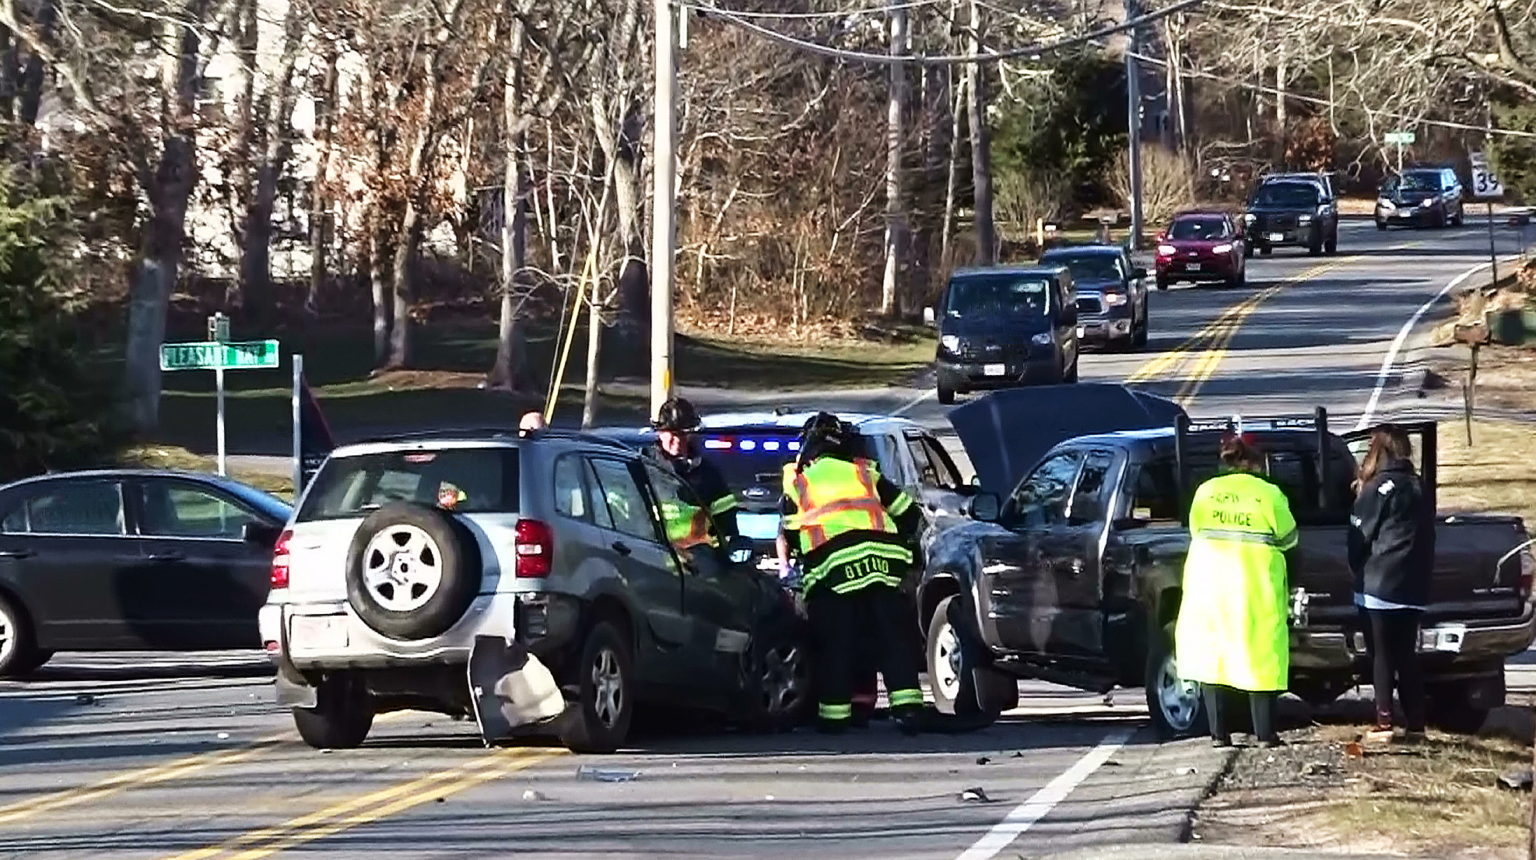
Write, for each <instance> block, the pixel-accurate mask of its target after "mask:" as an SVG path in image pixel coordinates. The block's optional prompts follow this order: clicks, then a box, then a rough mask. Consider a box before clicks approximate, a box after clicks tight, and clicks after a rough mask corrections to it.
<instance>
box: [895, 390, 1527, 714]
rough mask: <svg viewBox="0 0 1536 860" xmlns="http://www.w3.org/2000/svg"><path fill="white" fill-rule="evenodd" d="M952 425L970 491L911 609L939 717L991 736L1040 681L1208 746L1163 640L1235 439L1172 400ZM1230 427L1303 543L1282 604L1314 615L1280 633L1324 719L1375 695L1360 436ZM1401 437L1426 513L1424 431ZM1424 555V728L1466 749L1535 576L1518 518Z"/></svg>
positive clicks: (972, 418) (940, 535) (1071, 393)
mask: <svg viewBox="0 0 1536 860" xmlns="http://www.w3.org/2000/svg"><path fill="white" fill-rule="evenodd" d="M950 421H951V423H952V424H953V425H954V426H955V429H956V430H957V431H958V433H959V436H960V439H961V441H962V443H963V444H964V445H965V448H966V452H967V454H969V455H970V457H971V461H972V464H973V465H974V466H975V468H976V471H977V473H978V475H979V476H980V477H981V484H982V487H981V490H982V491H981V492H979V493H977V495H975V496H974V497H972V499H971V500H970V501H969V502H968V503H967V513H968V514H969V515H970V519H969V520H965V519H958V520H952V521H951V522H952V523H954V524H953V525H951V526H950V527H948V528H946V529H943V530H942V531H939V532H937V533H936V534H933V535H931V536H930V537H929V538H928V539H927V540H926V541H925V547H924V550H925V554H926V558H927V563H926V567H925V570H924V574H923V580H922V582H921V583H920V585H919V592H918V599H919V604H918V606H919V615H920V617H921V619H922V622H921V623H922V625H923V629H924V632H925V634H926V637H927V652H928V653H927V661H928V671H929V678H930V680H931V682H932V686H933V690H934V695H935V698H936V699H937V702H938V705H939V708H940V710H942V711H945V712H948V713H959V714H965V715H969V716H972V717H979V718H981V719H982V720H985V719H987V718H988V717H995V716H996V715H997V714H998V713H1000V712H1002V711H1004V710H1007V709H1009V708H1011V707H1014V706H1015V703H1016V702H1017V696H1018V684H1017V679H1018V678H1021V677H1034V678H1040V679H1043V680H1046V681H1051V682H1055V683H1061V684H1065V685H1068V686H1074V687H1078V688H1082V689H1087V690H1093V691H1098V692H1108V691H1110V690H1112V689H1114V688H1116V687H1138V686H1139V687H1144V688H1145V689H1146V695H1147V705H1148V708H1149V710H1150V711H1151V716H1152V721H1153V723H1154V725H1156V726H1157V727H1158V728H1159V729H1160V730H1161V731H1162V732H1163V733H1164V734H1165V735H1168V736H1181V735H1188V734H1196V733H1199V732H1201V731H1203V730H1204V722H1205V715H1204V713H1203V706H1202V704H1201V699H1200V696H1199V695H1198V690H1197V689H1196V688H1195V687H1194V686H1193V685H1190V684H1185V683H1183V682H1181V681H1180V680H1179V678H1178V674H1177V668H1176V662H1175V658H1174V655H1173V653H1172V641H1173V639H1172V631H1173V624H1174V621H1175V619H1177V617H1178V613H1179V602H1180V597H1181V591H1180V589H1181V582H1182V571H1183V563H1184V556H1185V553H1186V552H1187V550H1188V548H1189V532H1188V529H1187V526H1186V517H1187V514H1188V510H1189V499H1190V498H1191V497H1192V492H1193V488H1194V487H1195V486H1198V484H1199V482H1200V481H1201V480H1203V479H1205V478H1206V477H1209V476H1210V475H1212V474H1214V473H1215V471H1216V448H1217V446H1218V444H1219V438H1220V435H1221V433H1222V432H1223V431H1224V430H1225V429H1227V427H1228V426H1229V422H1226V421H1222V422H1211V423H1205V424H1201V423H1191V422H1190V420H1189V418H1188V416H1187V415H1185V414H1184V412H1183V410H1182V409H1180V408H1179V407H1178V406H1177V405H1175V404H1174V403H1172V402H1170V401H1167V400H1163V399H1161V398H1157V397H1153V396H1151V395H1147V394H1143V393H1140V392H1133V391H1130V390H1128V389H1125V388H1121V387H1119V386H1109V385H1078V386H1057V387H1052V388H1042V389H1033V390H1018V391H1008V392H999V393H997V394H993V395H989V396H988V397H986V398H983V399H981V400H979V401H976V402H973V403H970V404H967V405H965V406H962V407H960V408H959V409H956V410H954V411H952V412H951V413H950ZM1242 425H1243V430H1244V431H1245V432H1249V433H1252V434H1253V435H1254V436H1255V437H1256V438H1257V440H1258V442H1259V444H1260V446H1261V447H1262V449H1263V450H1264V452H1265V456H1266V460H1267V468H1268V473H1269V475H1270V477H1271V478H1272V479H1273V480H1275V481H1276V482H1277V483H1279V484H1280V486H1281V487H1282V488H1283V489H1284V490H1285V492H1286V495H1287V497H1288V498H1289V500H1290V503H1291V507H1292V512H1293V513H1294V514H1295V516H1296V519H1297V522H1298V525H1299V526H1300V529H1301V542H1300V546H1299V547H1298V548H1297V550H1295V552H1294V554H1293V555H1291V556H1290V560H1291V582H1290V586H1291V588H1292V589H1293V590H1295V589H1298V588H1299V589H1304V591H1305V595H1306V596H1307V597H1306V598H1305V601H1297V603H1298V607H1297V609H1298V611H1297V612H1296V613H1295V616H1296V617H1295V619H1293V623H1292V630H1291V683H1290V690H1291V692H1293V693H1295V694H1297V695H1298V696H1300V697H1301V698H1303V699H1305V700H1307V701H1309V702H1312V703H1315V704H1320V703H1325V702H1328V701H1332V700H1333V699H1335V698H1337V697H1338V696H1339V695H1340V694H1342V693H1343V692H1344V691H1346V690H1348V689H1350V688H1351V687H1353V686H1355V685H1356V684H1357V683H1359V681H1360V679H1362V678H1365V679H1367V680H1368V672H1369V667H1368V665H1367V660H1366V654H1365V641H1364V634H1363V631H1362V629H1361V627H1360V623H1359V614H1358V611H1357V610H1356V608H1355V606H1354V587H1353V577H1352V575H1351V573H1350V570H1349V565H1348V554H1347V549H1346V535H1347V531H1348V528H1349V512H1350V508H1351V506H1352V501H1353V494H1352V492H1351V483H1352V481H1353V479H1354V475H1355V472H1356V469H1357V458H1358V457H1360V456H1363V453H1364V445H1365V441H1366V439H1365V436H1366V434H1365V433H1361V434H1350V433H1345V434H1334V433H1330V432H1329V431H1328V427H1327V416H1326V413H1324V412H1323V411H1322V410H1318V412H1317V414H1316V415H1315V416H1312V417H1309V418H1305V419H1290V420H1274V421H1259V422H1254V421H1248V420H1243V421H1242ZM1410 430H1411V432H1412V433H1413V434H1414V435H1415V436H1416V437H1417V439H1416V445H1415V447H1416V454H1417V456H1418V458H1419V460H1420V463H1419V464H1418V465H1419V468H1420V471H1421V473H1422V475H1423V478H1424V484H1425V488H1426V492H1427V494H1428V497H1429V499H1430V500H1431V501H1432V500H1433V499H1434V488H1435V464H1436V448H1435V433H1434V430H1435V428H1434V425H1432V424H1429V425H1416V426H1412V427H1411V428H1410ZM1428 507H1429V510H1430V511H1434V510H1435V508H1434V507H1433V504H1431V505H1429V506H1428ZM1435 541H1436V543H1435V567H1434V583H1433V586H1432V593H1431V605H1430V606H1429V607H1428V609H1427V611H1426V613H1425V618H1424V633H1423V638H1422V641H1421V646H1420V647H1421V652H1422V653H1423V656H1424V661H1425V667H1426V675H1427V678H1426V681H1427V683H1428V685H1429V687H1428V690H1429V698H1430V706H1431V717H1432V718H1433V719H1434V721H1435V722H1436V723H1437V724H1438V725H1440V726H1442V727H1445V728H1448V729H1454V730H1475V729H1476V728H1477V727H1478V726H1479V725H1481V723H1482V721H1483V719H1484V718H1485V717H1486V715H1487V713H1488V711H1489V709H1491V708H1493V707H1495V706H1497V705H1500V704H1502V703H1503V701H1504V661H1505V659H1506V658H1508V657H1509V656H1511V655H1513V654H1516V653H1519V652H1521V651H1524V650H1525V649H1526V648H1527V647H1529V646H1530V644H1531V641H1532V639H1533V637H1536V616H1533V609H1532V600H1531V579H1532V575H1533V573H1536V559H1533V557H1532V555H1531V552H1530V546H1531V541H1530V540H1529V538H1528V537H1527V534H1526V531H1525V527H1524V525H1523V523H1522V522H1521V521H1520V520H1519V519H1518V518H1515V517H1500V516H1463V515H1456V516H1436V521H1435ZM1302 603H1305V605H1304V606H1302V605H1300V604H1302Z"/></svg>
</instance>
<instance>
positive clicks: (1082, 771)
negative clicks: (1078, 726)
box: [958, 729, 1134, 860]
mask: <svg viewBox="0 0 1536 860" xmlns="http://www.w3.org/2000/svg"><path fill="white" fill-rule="evenodd" d="M1132 734H1134V730H1132V729H1120V730H1118V731H1115V732H1111V733H1110V734H1109V735H1107V736H1106V737H1105V738H1104V740H1102V741H1099V745H1098V746H1096V747H1094V748H1093V749H1091V750H1089V751H1088V752H1087V753H1085V754H1084V755H1083V757H1082V758H1080V759H1078V760H1077V762H1076V763H1075V764H1073V765H1072V766H1071V767H1069V768H1067V769H1066V770H1065V771H1063V772H1062V773H1061V774H1059V775H1058V776H1057V777H1056V778H1055V779H1053V780H1051V781H1050V782H1048V783H1046V784H1045V786H1044V787H1042V788H1041V789H1040V790H1039V791H1037V792H1035V793H1034V794H1032V795H1030V796H1029V799H1028V800H1026V801H1024V802H1023V803H1021V804H1019V805H1018V806H1016V807H1014V808H1013V811H1011V812H1009V813H1008V815H1007V816H1005V817H1004V818H1003V820H1002V821H999V822H998V823H997V824H996V825H994V826H993V827H992V829H991V830H988V831H987V832H986V834H985V835H984V836H982V837H981V838H980V839H978V840H976V843H975V844H974V845H972V846H971V847H970V848H967V849H966V850H965V852H964V853H963V854H961V855H960V857H959V858H958V860H991V858H992V857H995V856H997V854H998V852H1000V851H1002V850H1003V849H1004V848H1007V847H1008V846H1009V845H1011V844H1013V840H1015V839H1017V838H1019V836H1020V835H1021V834H1023V833H1024V831H1026V830H1028V829H1029V828H1031V827H1033V826H1034V825H1035V823H1036V822H1038V821H1039V820H1040V819H1042V818H1044V817H1045V816H1046V815H1047V814H1048V813H1049V812H1050V811H1051V810H1052V809H1054V808H1055V807H1056V804H1058V803H1061V802H1062V801H1063V800H1066V799H1067V796H1068V795H1070V794H1071V793H1072V791H1073V790H1074V789H1076V788H1077V787H1078V786H1079V785H1082V784H1083V781H1084V780H1086V779H1087V778H1088V777H1089V776H1091V775H1093V772H1094V771H1096V770H1098V769H1099V768H1100V767H1101V766H1102V765H1103V764H1104V762H1106V761H1109V757H1110V756H1112V755H1114V754H1115V753H1116V752H1118V751H1119V750H1120V747H1122V746H1124V745H1125V743H1126V741H1129V740H1130V739H1131V735H1132Z"/></svg>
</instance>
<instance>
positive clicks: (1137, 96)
mask: <svg viewBox="0 0 1536 860" xmlns="http://www.w3.org/2000/svg"><path fill="white" fill-rule="evenodd" d="M1140 14H1141V12H1140V10H1139V9H1138V8H1137V3H1136V0H1125V20H1127V21H1134V20H1136V17H1137V16H1138V15H1140ZM1139 49H1140V43H1139V41H1138V39H1137V37H1136V30H1135V29H1132V30H1130V31H1128V32H1127V33H1126V49H1125V105H1126V118H1125V128H1126V132H1127V135H1126V136H1127V137H1128V139H1129V141H1130V157H1129V159H1128V166H1129V168H1130V171H1131V236H1130V239H1129V242H1128V244H1129V246H1130V249H1131V250H1132V251H1135V250H1137V249H1139V248H1140V247H1141V232H1142V223H1141V67H1140V64H1139V63H1137V62H1136V53H1137V51H1138V50H1139Z"/></svg>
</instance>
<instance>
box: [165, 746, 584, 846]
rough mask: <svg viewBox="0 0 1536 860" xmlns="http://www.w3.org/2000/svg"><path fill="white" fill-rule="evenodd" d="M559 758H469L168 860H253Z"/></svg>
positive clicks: (503, 752)
mask: <svg viewBox="0 0 1536 860" xmlns="http://www.w3.org/2000/svg"><path fill="white" fill-rule="evenodd" d="M564 753H565V751H564V750H553V749H534V750H527V749H499V750H496V751H495V752H491V753H487V754H485V755H482V756H478V757H476V758H473V759H471V760H469V761H468V762H466V763H465V764H462V765H458V766H456V767H451V768H447V769H446V770H440V771H437V772H436V773H430V774H427V775H426V776H423V777H421V778H419V779H414V780H411V781H409V782H405V783H401V784H399V785H394V786H390V787H389V788H384V789H380V790H379V791H375V792H372V793H371V794H365V795H362V796H361V797H354V798H350V799H348V800H344V801H341V802H339V803H336V804H334V805H332V806H328V807H326V808H325V809H321V810H319V811H317V812H311V813H308V814H305V815H301V816H299V817H297V818H294V819H291V820H289V821H286V822H284V823H282V824H278V825H275V826H272V827H264V828H261V829H258V830H252V831H250V832H248V833H243V834H241V835H239V836H236V837H234V838H232V839H229V840H226V841H224V842H221V843H219V844H217V845H210V846H208V847H206V848H199V849H197V850H195V851H187V852H185V853H182V854H177V855H175V856H174V857H172V858H170V860H209V858H214V857H217V858H220V860H226V858H228V860H256V858H260V857H267V856H270V855H272V854H276V853H278V852H279V851H287V850H289V849H291V848H295V847H297V846H299V845H304V844H306V843H309V842H314V841H315V840H317V839H324V838H326V837H328V836H334V835H336V834H338V833H341V832H343V831H345V830H350V829H352V828H354V827H358V826H360V825H363V824H368V823H371V822H374V821H378V820H380V819H382V818H387V817H389V816H391V815H395V814H397V813H400V812H404V811H406V810H408V809H412V808H414V807H417V806H421V805H422V804H425V803H432V802H435V801H438V800H442V799H445V798H447V797H450V796H452V795H454V794H458V793H459V792H461V791H464V790H465V789H469V788H473V787H475V786H477V785H480V784H482V783H486V782H490V781H491V780H494V779H498V778H500V777H503V776H506V775H508V774H511V773H515V772H517V771H520V770H524V769H526V768H530V767H533V766H534V765H536V764H539V763H540V762H544V761H548V760H550V759H552V758H555V757H557V756H560V755H563V754H564Z"/></svg>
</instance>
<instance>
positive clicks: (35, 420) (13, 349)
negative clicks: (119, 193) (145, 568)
mask: <svg viewBox="0 0 1536 860" xmlns="http://www.w3.org/2000/svg"><path fill="white" fill-rule="evenodd" d="M76 235H77V234H76V232H75V230H74V225H73V223H72V219H71V218H70V216H69V208H68V206H67V205H66V202H65V200H64V198H62V197H59V196H48V195H46V194H45V193H43V192H42V191H41V190H40V189H39V188H38V186H37V184H36V182H34V181H33V179H32V178H31V177H28V176H26V175H24V174H23V173H22V172H21V171H20V170H18V169H15V168H12V169H10V170H3V171H0V416H3V417H0V422H3V423H0V481H9V480H14V479H16V478H19V477H25V476H27V475H31V474H37V473H39V472H43V471H47V470H50V469H61V468H70V467H75V466H79V465H83V464H85V463H87V462H90V461H92V460H95V459H96V458H98V457H99V456H100V454H101V453H102V452H103V451H104V450H105V449H106V448H108V447H109V446H110V445H111V443H112V442H113V441H115V435H116V434H115V433H114V432H113V429H112V428H113V422H112V418H113V416H114V414H115V409H114V408H113V406H114V403H113V398H112V397H111V396H110V394H109V392H108V390H107V388H106V386H105V385H103V384H102V383H101V382H100V375H99V374H96V373H93V372H92V368H91V367H90V366H89V361H88V359H87V356H86V354H85V350H84V348H83V347H82V346H81V344H80V343H79V341H78V339H77V336H76V333H75V331H76V326H75V324H74V319H73V318H72V316H71V313H72V312H73V311H75V310H77V308H76V307H75V306H74V303H73V301H72V300H71V299H70V298H69V290H70V289H71V287H72V286H73V285H72V278H71V273H72V269H73V266H72V262H73V260H74V259H75V255H74V254H72V253H71V249H72V248H73V246H74V242H75V237H76Z"/></svg>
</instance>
